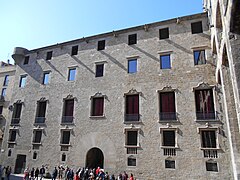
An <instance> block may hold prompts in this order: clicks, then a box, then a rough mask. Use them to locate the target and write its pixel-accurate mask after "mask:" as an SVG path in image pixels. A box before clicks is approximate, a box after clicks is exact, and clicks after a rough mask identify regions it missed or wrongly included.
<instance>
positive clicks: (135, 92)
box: [123, 88, 143, 124]
mask: <svg viewBox="0 0 240 180" xmlns="http://www.w3.org/2000/svg"><path fill="white" fill-rule="evenodd" d="M131 95H138V111H139V113H138V116H139V118H138V119H139V120H138V121H126V120H125V116H126V114H127V113H126V110H127V96H131ZM123 97H124V120H123V123H124V124H139V123H142V120H141V119H142V118H141V104H142V98H141V97H143V93H142V92H141V91H137V90H136V89H134V88H132V89H130V90H129V91H128V92H127V93H124V96H123Z"/></svg>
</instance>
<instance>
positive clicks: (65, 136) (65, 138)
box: [61, 131, 70, 145]
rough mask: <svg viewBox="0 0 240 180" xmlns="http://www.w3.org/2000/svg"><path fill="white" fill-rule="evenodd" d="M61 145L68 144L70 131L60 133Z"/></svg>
mask: <svg viewBox="0 0 240 180" xmlns="http://www.w3.org/2000/svg"><path fill="white" fill-rule="evenodd" d="M61 144H63V145H69V144H70V131H62V139H61Z"/></svg>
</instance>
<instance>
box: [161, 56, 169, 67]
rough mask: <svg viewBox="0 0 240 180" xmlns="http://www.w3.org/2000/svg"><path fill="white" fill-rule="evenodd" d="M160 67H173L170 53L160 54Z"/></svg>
mask: <svg viewBox="0 0 240 180" xmlns="http://www.w3.org/2000/svg"><path fill="white" fill-rule="evenodd" d="M160 68H161V69H171V61H170V54H168V55H161V56H160Z"/></svg>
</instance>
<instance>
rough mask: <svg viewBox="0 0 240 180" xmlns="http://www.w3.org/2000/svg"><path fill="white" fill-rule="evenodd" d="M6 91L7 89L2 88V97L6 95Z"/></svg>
mask: <svg viewBox="0 0 240 180" xmlns="http://www.w3.org/2000/svg"><path fill="white" fill-rule="evenodd" d="M6 91H7V89H6V88H2V94H1V96H2V97H1V98H3V97H5V96H6Z"/></svg>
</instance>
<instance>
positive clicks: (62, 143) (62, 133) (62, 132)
mask: <svg viewBox="0 0 240 180" xmlns="http://www.w3.org/2000/svg"><path fill="white" fill-rule="evenodd" d="M66 132H68V133H69V138H68V144H67V143H64V142H63V139H64V133H66ZM70 142H71V129H61V139H60V145H61V146H71V143H70Z"/></svg>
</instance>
